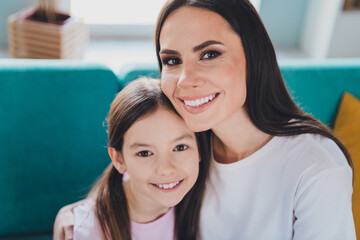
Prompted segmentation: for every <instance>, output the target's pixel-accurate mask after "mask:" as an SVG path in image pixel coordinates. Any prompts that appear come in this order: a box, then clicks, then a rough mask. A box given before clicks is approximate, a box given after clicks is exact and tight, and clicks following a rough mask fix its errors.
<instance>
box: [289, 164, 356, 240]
mask: <svg viewBox="0 0 360 240" xmlns="http://www.w3.org/2000/svg"><path fill="white" fill-rule="evenodd" d="M309 172H311V170H309ZM351 196H352V174H351V169H350V167H348V166H345V167H344V166H343V167H339V168H332V169H327V170H324V171H322V172H319V173H318V174H316V175H313V176H312V177H311V178H307V174H306V175H305V176H303V179H302V180H301V182H300V184H299V188H298V192H297V194H296V196H295V199H294V200H295V201H294V202H295V208H294V214H295V217H296V219H295V222H294V237H293V239H294V240H298V239H299V240H300V239H312V240H315V239H347V240H355V239H356V236H355V228H354V220H353V216H352V211H351Z"/></svg>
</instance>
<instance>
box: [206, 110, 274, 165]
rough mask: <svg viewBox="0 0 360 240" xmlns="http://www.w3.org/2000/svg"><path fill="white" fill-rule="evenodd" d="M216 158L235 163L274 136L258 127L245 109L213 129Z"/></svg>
mask: <svg viewBox="0 0 360 240" xmlns="http://www.w3.org/2000/svg"><path fill="white" fill-rule="evenodd" d="M212 131H213V132H214V136H213V139H212V144H213V153H214V158H215V160H216V161H217V162H219V163H233V162H237V161H239V160H241V159H244V158H246V157H248V156H250V155H251V154H253V153H255V152H256V151H257V150H259V149H260V148H262V147H263V146H264V145H265V144H266V143H268V142H269V141H270V140H271V138H272V136H271V135H269V134H267V133H264V132H263V131H261V130H260V129H258V128H257V127H256V126H255V125H254V124H253V123H252V122H251V120H250V118H249V116H248V114H247V112H246V111H245V109H243V108H242V109H240V110H239V111H237V112H236V113H234V114H233V115H232V116H231V117H229V118H228V119H226V120H225V121H224V122H222V123H220V124H219V125H218V126H216V127H214V128H213V129H212Z"/></svg>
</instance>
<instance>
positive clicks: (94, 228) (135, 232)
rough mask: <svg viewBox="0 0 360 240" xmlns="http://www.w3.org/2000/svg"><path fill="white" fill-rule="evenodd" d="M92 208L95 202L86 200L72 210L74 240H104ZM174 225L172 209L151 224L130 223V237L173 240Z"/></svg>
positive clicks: (148, 239)
mask: <svg viewBox="0 0 360 240" xmlns="http://www.w3.org/2000/svg"><path fill="white" fill-rule="evenodd" d="M94 207H95V202H94V201H93V200H88V201H86V203H85V204H82V205H80V206H78V207H76V208H74V240H82V239H104V237H103V234H102V231H101V227H100V224H99V221H98V220H97V218H96V216H95V212H94ZM174 224H175V213H174V208H170V210H169V211H168V212H167V213H166V214H165V215H164V216H162V217H161V218H159V219H157V220H155V221H153V222H151V223H145V224H143V223H136V222H133V221H131V237H132V239H133V240H143V239H146V240H155V239H156V240H157V239H163V240H174V239H175V238H174Z"/></svg>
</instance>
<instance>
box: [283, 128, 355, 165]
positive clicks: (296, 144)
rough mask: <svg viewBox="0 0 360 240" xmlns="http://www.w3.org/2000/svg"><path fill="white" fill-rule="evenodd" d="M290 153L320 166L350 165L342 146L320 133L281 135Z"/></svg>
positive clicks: (284, 145)
mask: <svg viewBox="0 0 360 240" xmlns="http://www.w3.org/2000/svg"><path fill="white" fill-rule="evenodd" d="M280 138H282V140H280V141H282V142H283V144H282V145H281V146H283V147H285V148H286V149H287V151H288V153H289V154H290V155H291V156H292V157H293V158H295V159H298V160H300V161H302V162H308V163H309V164H311V165H312V166H318V167H320V168H342V167H349V164H348V162H347V159H346V157H345V155H344V153H343V152H342V151H341V149H340V147H339V146H338V145H337V144H336V143H335V142H334V141H333V140H332V139H330V138H327V137H324V136H321V135H319V134H310V133H307V134H300V135H296V136H289V137H280Z"/></svg>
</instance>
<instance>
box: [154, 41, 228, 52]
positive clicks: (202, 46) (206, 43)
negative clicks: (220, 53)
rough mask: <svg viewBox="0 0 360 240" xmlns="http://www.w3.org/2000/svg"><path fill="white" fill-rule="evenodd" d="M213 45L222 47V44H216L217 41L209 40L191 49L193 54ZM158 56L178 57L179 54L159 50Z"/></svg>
mask: <svg viewBox="0 0 360 240" xmlns="http://www.w3.org/2000/svg"><path fill="white" fill-rule="evenodd" d="M213 44H221V45H224V44H223V43H222V42H218V41H215V40H209V41H206V42H203V43H201V44H199V45H197V46H195V47H193V51H194V52H197V51H200V50H201V49H204V48H206V47H207V46H210V45H213ZM159 54H169V55H180V53H179V52H178V51H175V50H171V49H161V50H160V51H159Z"/></svg>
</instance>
